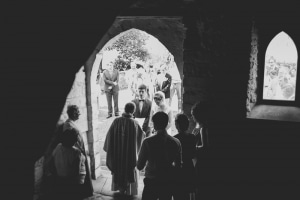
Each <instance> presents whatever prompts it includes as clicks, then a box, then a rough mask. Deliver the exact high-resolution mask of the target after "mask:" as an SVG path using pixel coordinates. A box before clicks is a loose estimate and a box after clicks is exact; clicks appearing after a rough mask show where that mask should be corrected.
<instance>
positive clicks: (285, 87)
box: [263, 57, 297, 101]
mask: <svg viewBox="0 0 300 200" xmlns="http://www.w3.org/2000/svg"><path fill="white" fill-rule="evenodd" d="M296 72H297V69H296V68H295V67H294V66H293V65H288V64H282V63H277V62H276V60H275V59H274V58H273V57H271V58H270V59H269V61H268V65H267V66H266V70H265V80H264V94H263V98H264V99H270V100H289V101H291V100H295V90H296V76H297V74H296Z"/></svg>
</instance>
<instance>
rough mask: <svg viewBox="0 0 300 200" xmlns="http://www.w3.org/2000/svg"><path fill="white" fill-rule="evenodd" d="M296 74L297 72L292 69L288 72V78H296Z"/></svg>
mask: <svg viewBox="0 0 300 200" xmlns="http://www.w3.org/2000/svg"><path fill="white" fill-rule="evenodd" d="M296 72H297V70H296V68H295V67H292V68H291V70H290V76H291V77H295V76H296Z"/></svg>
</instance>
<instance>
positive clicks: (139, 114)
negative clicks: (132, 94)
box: [132, 84, 152, 137]
mask: <svg viewBox="0 0 300 200" xmlns="http://www.w3.org/2000/svg"><path fill="white" fill-rule="evenodd" d="M138 93H139V97H138V98H135V99H133V100H132V102H133V103H134V104H135V106H136V109H135V112H134V113H133V115H134V117H135V118H144V123H143V125H142V129H143V131H144V132H145V133H146V137H148V136H149V134H150V128H149V118H150V111H151V106H152V101H151V100H149V99H148V98H147V97H146V96H147V86H146V85H145V84H141V85H139V87H138Z"/></svg>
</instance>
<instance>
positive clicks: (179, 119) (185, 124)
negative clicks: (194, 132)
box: [175, 114, 190, 132]
mask: <svg viewBox="0 0 300 200" xmlns="http://www.w3.org/2000/svg"><path fill="white" fill-rule="evenodd" d="M189 125H190V122H189V118H188V117H187V116H186V115H185V114H177V115H176V117H175V126H176V129H177V130H178V131H179V132H184V131H186V130H187V129H188V128H189Z"/></svg>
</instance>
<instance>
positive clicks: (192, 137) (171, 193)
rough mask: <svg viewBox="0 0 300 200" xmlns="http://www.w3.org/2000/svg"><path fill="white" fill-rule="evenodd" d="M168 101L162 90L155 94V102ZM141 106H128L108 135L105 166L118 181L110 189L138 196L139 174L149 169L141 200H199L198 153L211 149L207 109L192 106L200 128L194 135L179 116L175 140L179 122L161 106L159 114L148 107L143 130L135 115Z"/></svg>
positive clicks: (141, 91)
mask: <svg viewBox="0 0 300 200" xmlns="http://www.w3.org/2000/svg"><path fill="white" fill-rule="evenodd" d="M144 94H145V85H143V84H142V85H140V87H139V98H140V99H142V98H143V97H144V96H145V95H144ZM163 98H164V94H163V93H162V92H161V91H159V92H156V93H155V94H154V99H158V100H155V101H161V100H162V99H163ZM139 102H140V101H137V100H134V101H132V102H128V103H127V104H126V105H125V112H124V113H123V114H122V116H121V117H118V118H115V119H114V121H113V122H112V124H111V126H110V128H109V130H108V132H107V135H106V139H105V144H104V150H105V151H106V152H107V158H106V159H107V160H106V164H107V166H108V168H109V169H110V171H111V173H112V176H113V184H112V187H111V190H112V191H119V192H120V193H121V194H123V195H136V194H137V191H138V181H137V180H138V178H139V175H138V173H137V170H140V171H142V170H144V172H145V178H144V189H143V193H142V200H148V199H149V200H150V199H151V200H156V199H169V200H171V199H172V197H173V199H174V200H177V199H178V200H185V199H193V198H195V197H196V195H197V187H196V186H197V180H196V176H197V151H200V150H201V151H202V150H203V149H205V148H207V147H208V137H207V136H208V129H207V115H208V109H209V107H208V105H207V104H206V103H203V102H201V103H200V102H198V103H196V104H195V105H194V106H193V107H192V110H191V114H192V119H193V120H194V121H195V123H196V126H195V128H194V129H193V132H192V133H190V132H188V129H189V125H190V122H189V119H188V117H187V115H185V114H183V113H179V114H177V115H176V117H175V126H176V129H177V132H178V133H177V134H176V135H174V136H171V135H170V134H169V133H168V131H167V130H168V129H169V125H170V123H174V122H172V120H173V118H170V114H169V113H168V111H167V110H164V107H162V108H161V107H159V105H160V104H158V103H157V102H156V103H157V104H158V105H157V108H156V110H153V109H149V106H150V105H151V104H149V105H148V106H146V108H147V112H146V111H145V113H147V114H146V115H147V116H146V118H148V120H147V121H148V122H149V123H148V122H146V123H145V121H144V122H143V123H142V125H141V124H140V123H139V122H138V121H137V120H136V116H135V113H137V112H140V108H139V106H140V105H139ZM142 102H143V100H142ZM150 110H151V111H150ZM149 111H150V113H149ZM151 113H152V114H151ZM171 117H172V116H171ZM149 124H152V125H150V126H149ZM149 130H150V131H149ZM146 132H147V133H146ZM192 197H193V198H192Z"/></svg>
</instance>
